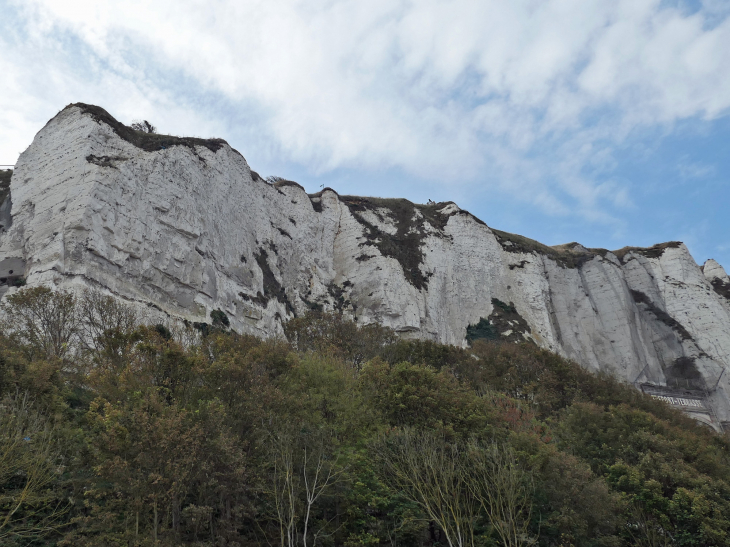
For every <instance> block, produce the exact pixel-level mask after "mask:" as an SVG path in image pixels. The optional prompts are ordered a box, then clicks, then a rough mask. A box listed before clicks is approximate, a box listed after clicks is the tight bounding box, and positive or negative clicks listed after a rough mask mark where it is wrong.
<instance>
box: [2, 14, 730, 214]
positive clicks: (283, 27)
mask: <svg viewBox="0 0 730 547" xmlns="http://www.w3.org/2000/svg"><path fill="white" fill-rule="evenodd" d="M12 6H13V7H14V13H15V14H16V17H17V19H16V21H15V23H14V25H13V28H14V32H15V33H16V34H15V36H14V37H13V36H12V35H9V36H6V37H5V38H0V40H4V41H3V42H0V45H2V48H1V49H0V71H1V72H2V73H3V74H4V75H5V76H4V83H6V84H7V85H8V86H9V88H8V91H7V92H4V93H3V94H2V95H1V96H0V107H2V109H3V110H4V111H6V113H4V114H0V123H3V125H4V127H6V128H9V129H6V130H5V131H4V132H3V135H2V136H0V151H1V152H2V153H3V154H4V155H5V156H12V157H9V158H8V159H10V160H12V159H14V155H15V154H17V151H18V148H19V147H21V146H23V145H26V144H27V143H28V141H29V139H30V136H31V135H32V132H33V131H35V130H36V129H37V128H38V127H39V124H41V123H42V122H41V120H39V119H38V118H39V116H41V114H42V115H44V116H47V113H48V110H49V105H53V108H56V109H57V108H59V107H61V106H63V104H62V102H63V101H65V102H70V101H71V100H89V101H94V102H98V103H101V104H103V105H104V106H106V107H107V108H108V109H109V110H111V111H112V112H113V113H115V114H116V115H119V116H120V117H123V118H126V120H127V121H128V120H129V119H131V118H133V117H135V118H136V117H150V118H154V121H155V122H156V123H157V124H158V125H159V126H160V127H162V128H164V129H168V130H171V131H176V132H191V131H194V132H196V133H199V134H206V135H209V134H214V133H218V134H221V135H223V136H225V135H226V133H229V132H230V131H231V129H232V126H237V125H245V126H246V127H245V131H244V133H245V134H246V135H248V137H247V142H246V144H247V146H248V147H251V148H252V150H250V151H249V150H243V152H244V153H246V152H249V153H251V152H255V153H256V154H258V155H278V156H280V157H281V158H282V160H283V161H289V162H295V163H298V164H301V165H303V166H305V167H306V169H307V170H309V171H310V172H312V173H325V172H328V171H331V170H334V169H339V168H350V169H353V168H354V169H389V168H392V169H398V170H402V171H403V172H406V173H410V174H411V175H412V176H415V177H420V178H422V179H424V180H439V181H444V183H447V184H452V185H470V184H471V185H475V184H478V185H482V186H483V185H491V186H493V187H494V188H499V189H501V191H504V192H509V193H511V194H512V195H514V196H515V197H517V198H518V199H522V200H524V201H525V202H526V203H531V204H533V205H534V206H536V207H539V208H541V209H542V210H544V211H546V212H548V213H550V214H553V215H571V214H576V215H578V216H579V217H582V218H584V219H586V220H591V221H595V222H602V223H607V224H612V225H616V226H618V224H620V221H619V220H618V216H617V215H619V213H617V211H618V212H620V211H621V210H623V209H625V208H631V207H633V206H634V205H633V198H632V195H631V188H630V187H629V186H628V185H627V184H625V183H624V182H621V181H620V180H617V179H611V178H610V177H608V179H607V178H606V176H605V175H606V173H610V170H611V166H612V164H613V162H614V161H615V160H614V154H615V149H616V147H617V146H620V145H621V143H622V142H623V141H624V140H625V139H626V138H627V137H628V136H630V135H631V134H632V133H633V132H635V131H637V130H638V129H641V128H646V127H655V126H664V127H667V128H671V126H672V124H674V123H675V122H677V121H679V120H683V119H687V118H697V119H713V118H717V117H719V116H723V115H724V114H726V113H727V112H728V108H730V56H728V55H727V51H730V19H729V18H728V11H727V10H725V9H724V7H725V6H726V3H723V2H717V1H713V2H704V3H703V4H701V5H700V6H699V8H697V9H695V10H691V9H689V8H686V7H682V6H680V7H671V6H670V7H665V6H664V5H663V4H662V3H661V2H660V1H659V0H618V1H616V2H605V1H603V0H546V1H544V2H532V1H524V2H501V1H497V0H494V1H482V2H473V1H471V0H453V1H449V2H444V1H436V0H421V1H419V2H411V1H406V0H400V1H398V0H395V1H394V0H387V1H386V0H370V1H368V2H362V1H356V0H343V1H339V2H331V1H329V0H327V1H325V0H321V1H317V0H315V1H311V0H308V1H306V2H305V1H294V0H293V1H246V2H241V1H236V0H219V1H217V2H202V1H187V2H185V1H180V0H176V1H171V0H158V1H156V2H142V1H136V0H125V1H124V2H121V1H113V0H110V1H106V2H98V1H87V0H76V1H71V0H67V1H64V0H45V1H44V0H23V1H22V2H15V3H12ZM7 75H10V77H9V78H8V76H7ZM59 97H61V98H63V101H62V102H59ZM213 99H215V100H216V101H221V102H222V103H225V108H224V109H222V110H217V109H216V108H215V107H212V106H211V101H212V100H213ZM7 111H11V113H10V114H8V113H7ZM222 111H225V112H228V113H230V114H232V117H231V118H230V119H226V116H223V115H222V114H221V112H222ZM238 129H240V128H238ZM0 161H2V159H0ZM687 169H688V171H687V173H686V174H687V176H690V171H691V166H689V165H688V166H687ZM619 216H620V215H619Z"/></svg>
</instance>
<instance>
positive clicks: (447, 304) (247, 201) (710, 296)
mask: <svg viewBox="0 0 730 547" xmlns="http://www.w3.org/2000/svg"><path fill="white" fill-rule="evenodd" d="M5 202H6V204H5V205H4V207H5V208H6V209H9V211H10V212H11V217H12V218H10V216H8V218H7V220H5V221H3V223H2V224H3V225H4V226H5V227H4V228H3V231H4V232H3V234H2V236H1V237H2V238H1V239H0V283H3V285H2V286H3V288H4V290H6V291H8V290H10V291H13V290H17V289H15V288H14V287H13V286H12V285H13V280H14V279H15V278H17V277H18V276H21V275H22V277H24V278H25V279H26V281H27V284H28V285H37V284H55V285H57V286H60V287H69V288H83V287H89V286H90V287H95V288H97V289H100V290H103V291H106V292H108V293H110V294H113V295H116V296H117V297H119V298H122V299H124V300H126V301H128V302H132V303H136V305H139V306H142V307H145V308H149V309H152V310H155V313H159V314H164V315H168V316H170V317H172V318H176V319H181V320H183V319H184V320H188V321H191V322H210V313H211V312H212V311H213V310H216V309H220V310H223V311H224V312H225V314H226V315H227V316H228V318H229V319H230V323H231V327H232V328H234V329H236V330H238V331H241V332H250V333H255V334H259V335H264V336H271V335H275V334H278V333H281V332H282V330H281V325H282V322H283V321H286V319H287V318H290V317H293V316H295V315H297V314H302V313H305V312H306V311H307V310H308V309H314V308H316V309H337V310H340V311H342V312H343V313H345V314H346V315H349V316H351V317H352V318H354V319H355V320H357V321H359V322H362V323H369V322H374V321H377V322H380V323H382V324H384V325H387V326H390V327H393V328H394V329H395V330H396V331H398V332H399V333H402V335H403V336H408V337H418V338H423V339H431V340H436V341H439V342H443V343H448V344H456V345H465V344H466V340H465V337H466V334H467V328H468V327H469V326H470V325H473V326H476V325H478V324H479V323H480V321H481V322H482V323H481V325H482V327H483V329H482V330H483V332H487V331H488V332H497V333H498V334H499V336H500V337H501V338H502V339H505V340H508V341H519V340H524V339H529V340H532V341H534V342H535V343H536V344H539V345H540V346H543V347H547V348H550V349H552V350H554V351H557V352H559V353H561V354H563V355H565V356H567V357H570V358H572V359H575V360H576V361H578V362H579V363H581V364H582V365H583V366H585V367H587V368H590V369H593V370H606V371H610V372H611V373H613V374H615V375H617V376H619V377H621V378H624V379H626V380H627V381H629V382H633V383H635V384H637V385H639V384H642V383H648V384H653V385H658V386H669V387H672V386H676V387H677V388H680V387H681V388H684V389H695V390H698V389H699V390H701V391H705V390H706V391H707V392H708V394H709V400H711V401H712V402H713V408H714V409H715V412H716V413H717V416H716V417H715V419H716V420H717V421H724V420H730V404H728V397H727V395H726V389H727V388H728V381H730V378H729V377H728V375H727V374H724V370H725V369H726V367H727V366H728V364H730V279H728V276H727V274H726V273H725V271H724V270H723V269H722V267H721V266H720V265H719V264H717V263H716V262H715V261H712V260H711V261H708V262H707V263H706V264H705V265H704V267H703V268H700V267H698V266H697V264H696V263H695V262H694V260H693V259H692V257H691V256H690V254H689V252H688V251H687V248H686V247H685V246H684V245H683V244H681V243H679V242H670V243H666V244H662V245H657V246H654V247H650V248H648V249H640V248H631V247H627V248H624V249H621V250H620V251H614V252H610V251H607V250H604V249H586V248H585V247H583V246H581V245H579V244H577V243H572V244H568V245H562V246H558V247H547V246H545V245H542V244H540V243H538V242H535V241H532V240H529V239H526V238H523V237H521V236H517V235H514V234H508V233H506V232H500V231H497V230H492V229H490V228H489V227H488V226H487V225H486V224H485V223H484V222H482V221H480V220H479V219H477V218H475V217H474V216H472V215H471V214H469V213H467V212H466V211H463V210H461V209H459V207H458V206H457V205H456V204H454V203H439V204H429V205H416V204H413V203H410V202H408V201H407V200H391V199H378V198H363V197H354V196H339V195H338V194H337V193H336V192H334V191H332V190H330V189H325V190H324V191H322V192H320V193H318V194H314V195H307V194H306V192H305V191H304V189H303V188H302V187H301V186H299V185H298V184H296V183H293V182H290V181H283V180H279V181H277V182H276V183H274V184H271V183H269V182H266V181H264V180H262V179H261V177H260V176H258V175H257V174H256V173H255V172H254V171H252V170H251V168H250V167H249V165H248V163H247V162H246V160H245V159H244V158H243V156H241V155H240V154H239V153H238V152H237V151H235V150H233V149H232V148H231V147H230V146H228V144H226V143H225V142H224V141H222V140H219V139H212V140H202V139H179V138H174V137H165V136H159V135H153V136H145V135H144V134H140V133H137V132H134V131H132V130H131V129H129V128H127V127H126V126H123V125H122V124H120V123H119V122H117V121H116V120H114V119H113V118H112V117H111V116H109V114H107V113H106V112H105V111H104V110H102V109H100V108H98V107H91V106H88V105H81V104H77V105H71V106H69V107H67V108H66V109H64V110H63V111H62V112H60V113H59V114H58V115H57V116H56V117H55V118H53V119H52V120H51V121H50V122H48V124H47V125H46V126H45V127H44V128H43V129H42V130H41V131H40V132H39V133H38V135H37V136H36V138H35V139H34V141H33V143H32V144H31V146H30V147H29V148H28V149H27V150H26V151H25V152H24V153H23V154H22V155H21V157H20V159H19V161H18V163H17V165H16V168H15V170H14V172H13V175H12V180H11V183H10V195H9V196H8V197H7V198H6V199H5ZM0 213H2V209H1V208H0ZM10 271H12V274H11V273H9V272H10ZM3 279H4V280H5V281H2V280H3ZM495 302H497V303H499V304H495ZM492 327H493V328H492Z"/></svg>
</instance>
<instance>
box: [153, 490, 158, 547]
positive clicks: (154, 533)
mask: <svg viewBox="0 0 730 547" xmlns="http://www.w3.org/2000/svg"><path fill="white" fill-rule="evenodd" d="M152 512H153V514H154V524H153V526H152V539H153V540H154V542H155V545H157V498H155V501H154V502H153V503H152Z"/></svg>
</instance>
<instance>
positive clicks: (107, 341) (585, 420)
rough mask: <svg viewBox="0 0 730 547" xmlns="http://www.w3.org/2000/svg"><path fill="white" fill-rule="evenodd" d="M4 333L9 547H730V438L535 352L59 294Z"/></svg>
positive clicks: (336, 320) (17, 302)
mask: <svg viewBox="0 0 730 547" xmlns="http://www.w3.org/2000/svg"><path fill="white" fill-rule="evenodd" d="M221 313H222V312H221ZM1 326H2V332H1V333H0V426H1V427H0V544H2V545H3V546H4V545H8V546H12V545H59V546H62V545H63V546H76V545H79V546H89V547H91V546H119V547H121V546H125V547H129V546H178V545H190V546H198V547H203V546H244V545H252V546H253V545H279V546H280V547H295V546H300V545H301V546H304V547H315V546H346V547H355V546H366V545H369V546H376V545H388V546H396V545H403V546H414V547H415V546H436V545H442V546H443V545H449V546H450V547H468V546H477V545H478V546H490V545H495V546H496V545H509V546H518V545H520V546H522V545H542V546H556V547H557V546H565V547H567V546H633V545H646V546H655V545H681V546H685V545H687V546H689V545H698V546H700V545H701V546H714V545H717V546H719V545H728V544H730V443H729V442H728V440H727V439H726V438H725V437H724V436H720V435H718V434H715V433H713V432H711V431H709V430H705V429H702V428H700V427H698V426H697V425H696V424H695V423H694V422H692V421H691V420H689V419H688V418H686V417H685V416H683V415H681V414H679V413H678V412H676V411H674V410H672V409H671V408H669V407H667V406H666V405H664V404H663V403H660V402H657V401H654V400H652V399H651V398H648V397H645V396H643V395H642V394H641V393H639V392H638V391H636V390H635V389H634V388H633V387H632V386H628V385H625V384H623V383H621V382H620V381H618V380H615V379H613V378H610V377H606V376H601V375H595V374H592V373H590V372H588V371H585V370H584V369H582V368H580V367H579V366H578V365H576V364H575V363H572V362H570V361H567V360H565V359H563V358H562V357H560V356H558V355H556V354H553V353H551V352H549V351H546V350H542V349H539V348H537V347H536V346H534V345H527V344H525V345H517V344H512V343H510V344H499V343H496V342H484V341H476V342H474V345H473V346H472V347H469V348H457V347H453V346H444V345H440V344H436V343H433V342H427V341H413V340H400V339H399V338H398V337H397V336H396V335H395V333H393V332H392V331H390V330H389V329H386V328H384V327H381V326H378V325H368V326H359V325H357V324H356V323H352V322H349V321H346V320H344V319H343V318H342V317H341V316H337V315H330V314H324V313H321V312H320V313H312V314H310V315H307V316H304V317H299V318H296V319H294V320H292V321H291V322H290V323H288V324H287V326H286V329H285V330H286V335H287V337H288V338H287V339H284V338H281V339H276V338H274V339H266V340H264V339H260V338H256V337H253V336H248V335H238V334H235V333H233V332H231V331H230V330H229V329H228V328H227V326H226V325H225V322H223V321H218V323H216V325H214V326H213V327H211V328H209V329H207V330H206V331H205V333H204V334H205V336H202V335H201V333H200V332H199V331H194V330H186V329H185V327H182V326H180V327H174V326H171V325H144V324H143V321H142V320H141V319H140V318H138V317H137V316H136V315H135V314H134V312H133V311H132V310H131V309H128V308H126V307H125V306H124V305H123V304H121V303H119V302H118V301H116V300H113V299H111V298H108V297H104V296H102V295H99V294H96V293H87V294H85V295H81V296H74V295H72V294H70V293H65V292H62V291H52V290H50V289H44V288H34V289H25V290H21V291H18V292H16V293H15V294H14V295H12V297H10V298H7V299H6V302H5V304H4V310H3V319H2V325H1Z"/></svg>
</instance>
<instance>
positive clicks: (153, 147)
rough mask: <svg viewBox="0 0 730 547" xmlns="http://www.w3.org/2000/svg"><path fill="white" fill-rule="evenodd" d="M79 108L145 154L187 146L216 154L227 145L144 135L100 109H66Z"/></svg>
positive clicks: (218, 141) (81, 105) (217, 141)
mask: <svg viewBox="0 0 730 547" xmlns="http://www.w3.org/2000/svg"><path fill="white" fill-rule="evenodd" d="M74 107H76V108H80V109H81V111H82V112H83V113H84V114H88V115H90V116H91V117H92V118H93V119H94V120H95V121H97V122H101V123H105V124H106V125H108V126H109V127H111V128H112V129H113V130H114V132H115V133H116V134H117V135H118V136H119V137H120V138H122V139H124V140H125V141H127V142H128V143H131V144H133V145H134V146H136V147H137V148H141V149H142V150H145V151H147V152H154V151H157V150H163V149H165V148H170V147H172V146H187V147H188V148H193V149H194V148H195V147H196V146H203V147H205V148H207V149H208V150H210V151H211V152H214V153H215V152H217V151H218V150H220V148H221V147H222V146H223V145H225V144H227V143H226V141H224V140H223V139H200V138H197V137H175V136H173V135H160V134H158V133H146V132H144V131H136V130H134V129H132V128H131V127H129V126H126V125H124V124H123V123H121V122H119V121H117V119H116V118H114V117H113V116H112V115H111V114H109V112H107V111H106V110H104V109H103V108H101V107H100V106H95V105H91V104H85V103H72V104H70V105H68V106H67V107H66V108H64V110H66V109H68V108H74Z"/></svg>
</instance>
